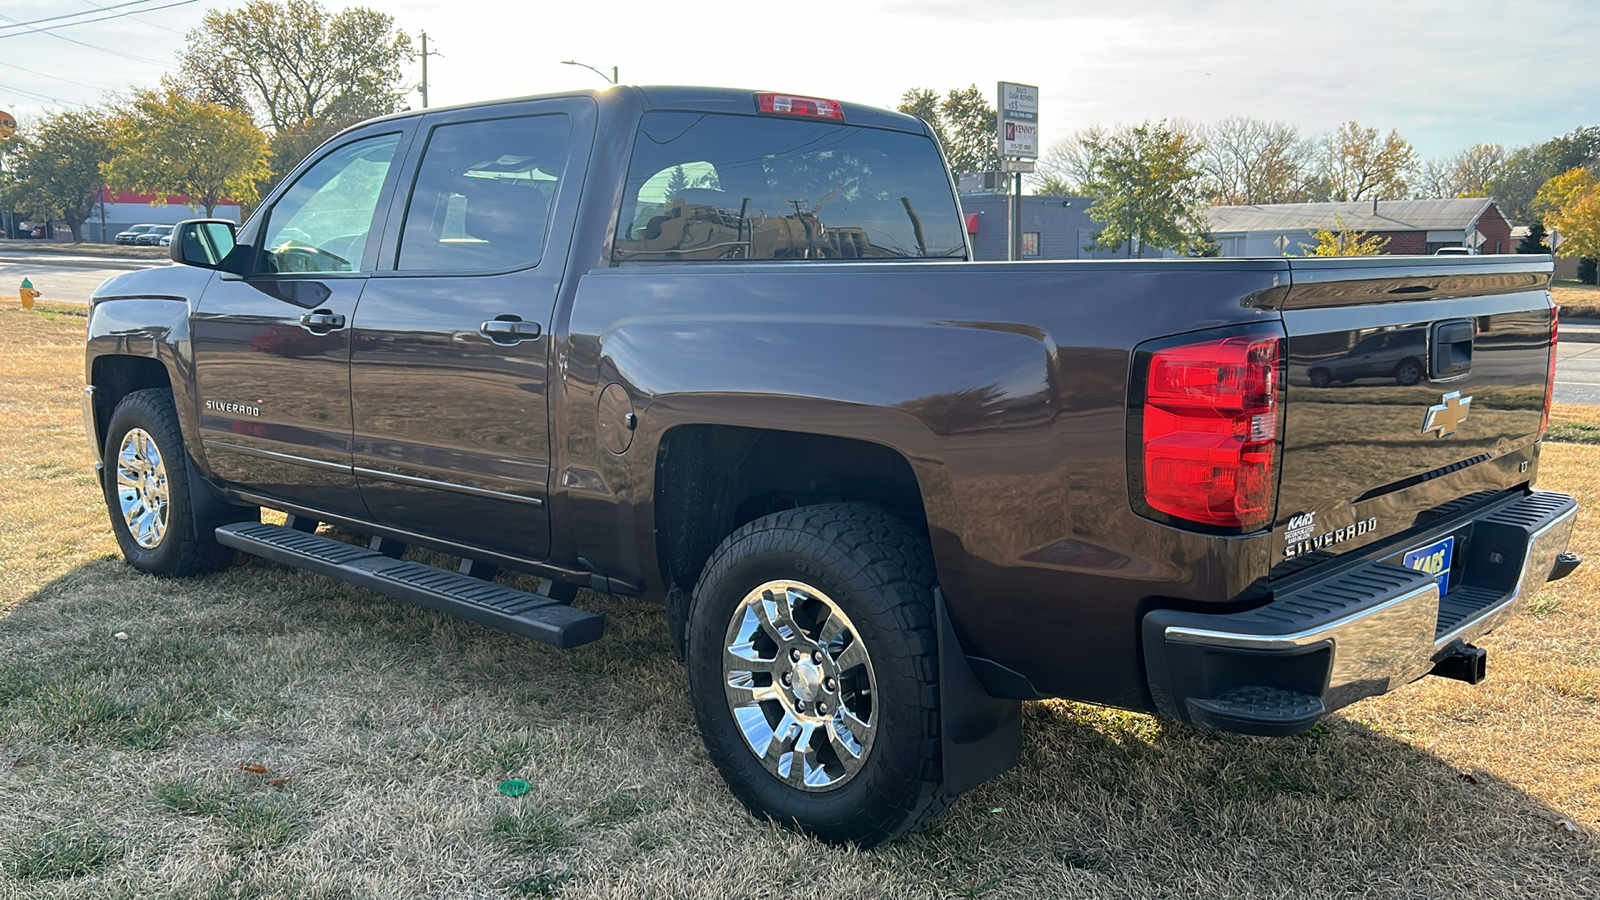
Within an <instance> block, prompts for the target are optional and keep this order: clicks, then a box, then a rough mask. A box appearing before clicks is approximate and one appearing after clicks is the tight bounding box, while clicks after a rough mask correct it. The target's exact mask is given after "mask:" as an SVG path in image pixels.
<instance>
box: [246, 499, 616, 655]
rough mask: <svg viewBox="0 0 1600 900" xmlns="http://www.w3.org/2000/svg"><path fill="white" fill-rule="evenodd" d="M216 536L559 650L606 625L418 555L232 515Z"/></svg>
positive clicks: (545, 599) (595, 637)
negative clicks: (407, 556) (397, 555)
mask: <svg viewBox="0 0 1600 900" xmlns="http://www.w3.org/2000/svg"><path fill="white" fill-rule="evenodd" d="M217 542H218V543H220V544H223V545H225V546H228V547H233V548H234V549H236V550H242V551H244V552H245V553H249V554H252V555H255V556H260V557H264V558H266V559H270V560H272V561H273V562H279V563H283V564H284V565H286V566H293V567H295V568H298V569H307V570H309V571H312V572H316V573H318V574H321V575H327V576H329V577H330V578H337V579H339V580H340V581H348V582H350V583H351V584H358V585H360V586H362V587H364V588H371V589H372V590H375V591H377V592H379V593H381V594H388V595H389V596H391V597H398V598H400V599H402V600H409V601H411V602H412V603H417V604H420V605H422V606H426V607H428V608H430V609H437V610H439V611H440V612H447V613H453V614H455V615H458V616H461V617H462V618H465V619H471V620H472V621H474V622H481V623H482V624H484V625H488V626H490V627H493V628H499V629H501V630H502V631H509V632H511V633H512V634H520V635H522V636H524V637H529V638H532V639H534V640H536V641H542V642H543V643H546V644H550V645H553V646H556V647H560V648H562V649H563V650H565V649H569V648H572V647H578V646H581V645H583V644H587V643H590V642H591V641H597V640H599V639H600V635H601V634H602V632H603V631H604V629H605V621H606V620H605V616H602V615H599V614H597V613H591V612H584V611H583V610H581V609H573V608H572V607H570V606H567V605H566V604H564V603H561V602H560V601H558V600H556V599H554V598H552V597H546V596H544V595H542V594H530V593H528V592H526V591H519V590H516V589H514V588H509V587H506V586H505V585H502V584H495V583H494V582H492V581H485V580H483V579H481V578H474V577H472V576H471V575H463V574H460V573H458V572H451V571H448V570H445V569H440V568H437V567H434V566H428V565H423V564H422V563H418V562H408V561H405V560H399V559H393V558H391V557H389V556H386V555H384V554H383V553H382V552H380V551H379V550H374V549H369V548H367V547H361V546H357V545H355V544H346V543H344V542H342V541H335V540H331V539H329V538H324V537H318V536H316V535H315V534H309V533H307V532H305V531H301V530H298V529H295V528H285V527H283V526H280V525H268V524H266V523H264V522H239V523H236V524H233V525H223V526H221V527H220V528H218V529H217Z"/></svg>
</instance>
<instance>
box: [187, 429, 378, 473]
mask: <svg viewBox="0 0 1600 900" xmlns="http://www.w3.org/2000/svg"><path fill="white" fill-rule="evenodd" d="M200 443H201V444H202V445H203V446H206V447H221V448H222V449H224V450H237V451H239V452H240V453H251V454H254V455H256V456H265V457H267V458H268V459H277V460H282V461H283V462H288V463H295V464H296V465H302V466H310V467H311V468H313V469H324V470H326V471H329V472H339V473H341V474H344V475H349V474H351V470H352V467H350V466H342V465H340V464H338V463H331V462H327V461H326V460H321V459H311V458H310V457H306V456H295V455H294V454H291V453H279V452H277V451H275V450H262V449H260V448H259V447H246V446H244V445H243V444H230V443H228V442H227V441H217V440H212V439H211V438H204V439H203V440H201V441H200Z"/></svg>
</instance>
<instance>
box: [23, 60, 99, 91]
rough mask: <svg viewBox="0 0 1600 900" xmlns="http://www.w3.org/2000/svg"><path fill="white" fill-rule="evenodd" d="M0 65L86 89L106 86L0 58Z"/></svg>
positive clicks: (95, 89) (96, 89) (97, 89)
mask: <svg viewBox="0 0 1600 900" xmlns="http://www.w3.org/2000/svg"><path fill="white" fill-rule="evenodd" d="M0 66H5V67H6V68H8V69H16V70H17V71H19V72H27V73H28V74H29V75H38V76H39V77H41V78H53V79H55V80H56V81H65V82H66V83H67V84H75V85H77V86H78V87H86V88H88V89H90V90H92V91H103V90H106V88H104V87H102V86H100V85H95V84H84V83H83V82H81V81H73V80H72V79H71V78H62V77H61V76H60V75H51V74H50V73H49V72H36V71H34V70H33V69H25V68H23V67H22V66H19V65H17V64H16V63H8V62H6V61H5V60H3V59H0Z"/></svg>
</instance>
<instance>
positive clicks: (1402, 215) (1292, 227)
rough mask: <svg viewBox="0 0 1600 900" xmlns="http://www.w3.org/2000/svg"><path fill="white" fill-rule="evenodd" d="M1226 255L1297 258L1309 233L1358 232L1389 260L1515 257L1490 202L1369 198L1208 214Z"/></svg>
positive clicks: (1501, 217)
mask: <svg viewBox="0 0 1600 900" xmlns="http://www.w3.org/2000/svg"><path fill="white" fill-rule="evenodd" d="M1206 216H1207V217H1208V219H1209V220H1210V224H1211V236H1212V239H1213V240H1215V241H1217V243H1218V244H1219V245H1220V246H1221V248H1222V255H1223V256H1284V255H1288V256H1301V255H1303V254H1304V253H1305V251H1306V249H1308V248H1306V247H1302V246H1301V245H1302V244H1308V245H1313V246H1314V245H1315V244H1316V238H1315V237H1314V236H1313V235H1314V233H1315V232H1316V231H1318V230H1321V229H1327V230H1329V231H1355V232H1361V233H1363V234H1369V235H1381V236H1383V237H1386V238H1388V239H1389V243H1388V244H1387V245H1386V246H1385V247H1384V251H1383V252H1384V253H1386V254H1417V255H1422V254H1432V253H1434V252H1436V251H1437V250H1439V249H1440V248H1443V247H1471V248H1475V249H1476V250H1477V251H1478V252H1479V253H1515V252H1517V244H1516V241H1514V240H1512V239H1511V223H1510V222H1508V221H1507V220H1506V217H1505V214H1503V213H1502V212H1500V207H1499V206H1497V205H1496V204H1495V202H1494V201H1493V200H1492V199H1489V198H1487V197H1465V198H1461V199H1456V200H1379V201H1377V202H1373V201H1370V200H1365V201H1360V202H1356V203H1275V204H1263V205H1259V206H1213V207H1211V208H1210V209H1209V210H1206Z"/></svg>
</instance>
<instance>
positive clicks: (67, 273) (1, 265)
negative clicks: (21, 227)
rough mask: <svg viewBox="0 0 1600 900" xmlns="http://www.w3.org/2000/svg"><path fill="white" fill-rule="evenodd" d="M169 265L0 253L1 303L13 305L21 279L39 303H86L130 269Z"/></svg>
mask: <svg viewBox="0 0 1600 900" xmlns="http://www.w3.org/2000/svg"><path fill="white" fill-rule="evenodd" d="M160 265H170V263H165V262H162V261H161V260H133V259H130V260H105V259H93V258H89V259H84V260H82V261H79V260H73V259H61V258H60V257H59V256H55V255H53V254H52V255H51V256H46V257H27V256H16V255H13V254H8V253H0V302H3V301H4V300H5V299H6V298H9V299H10V300H11V301H12V302H16V298H17V289H18V288H20V287H21V286H22V279H24V278H26V279H28V280H29V281H31V282H33V286H34V288H35V289H37V290H38V291H39V294H40V296H39V300H40V301H41V302H50V303H88V302H89V295H90V294H92V293H94V289H95V288H97V287H99V286H100V283H101V282H102V281H105V280H106V279H107V278H110V277H111V276H113V275H120V274H121V273H123V272H127V271H129V270H131V269H148V268H150V267H151V266H160Z"/></svg>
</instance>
